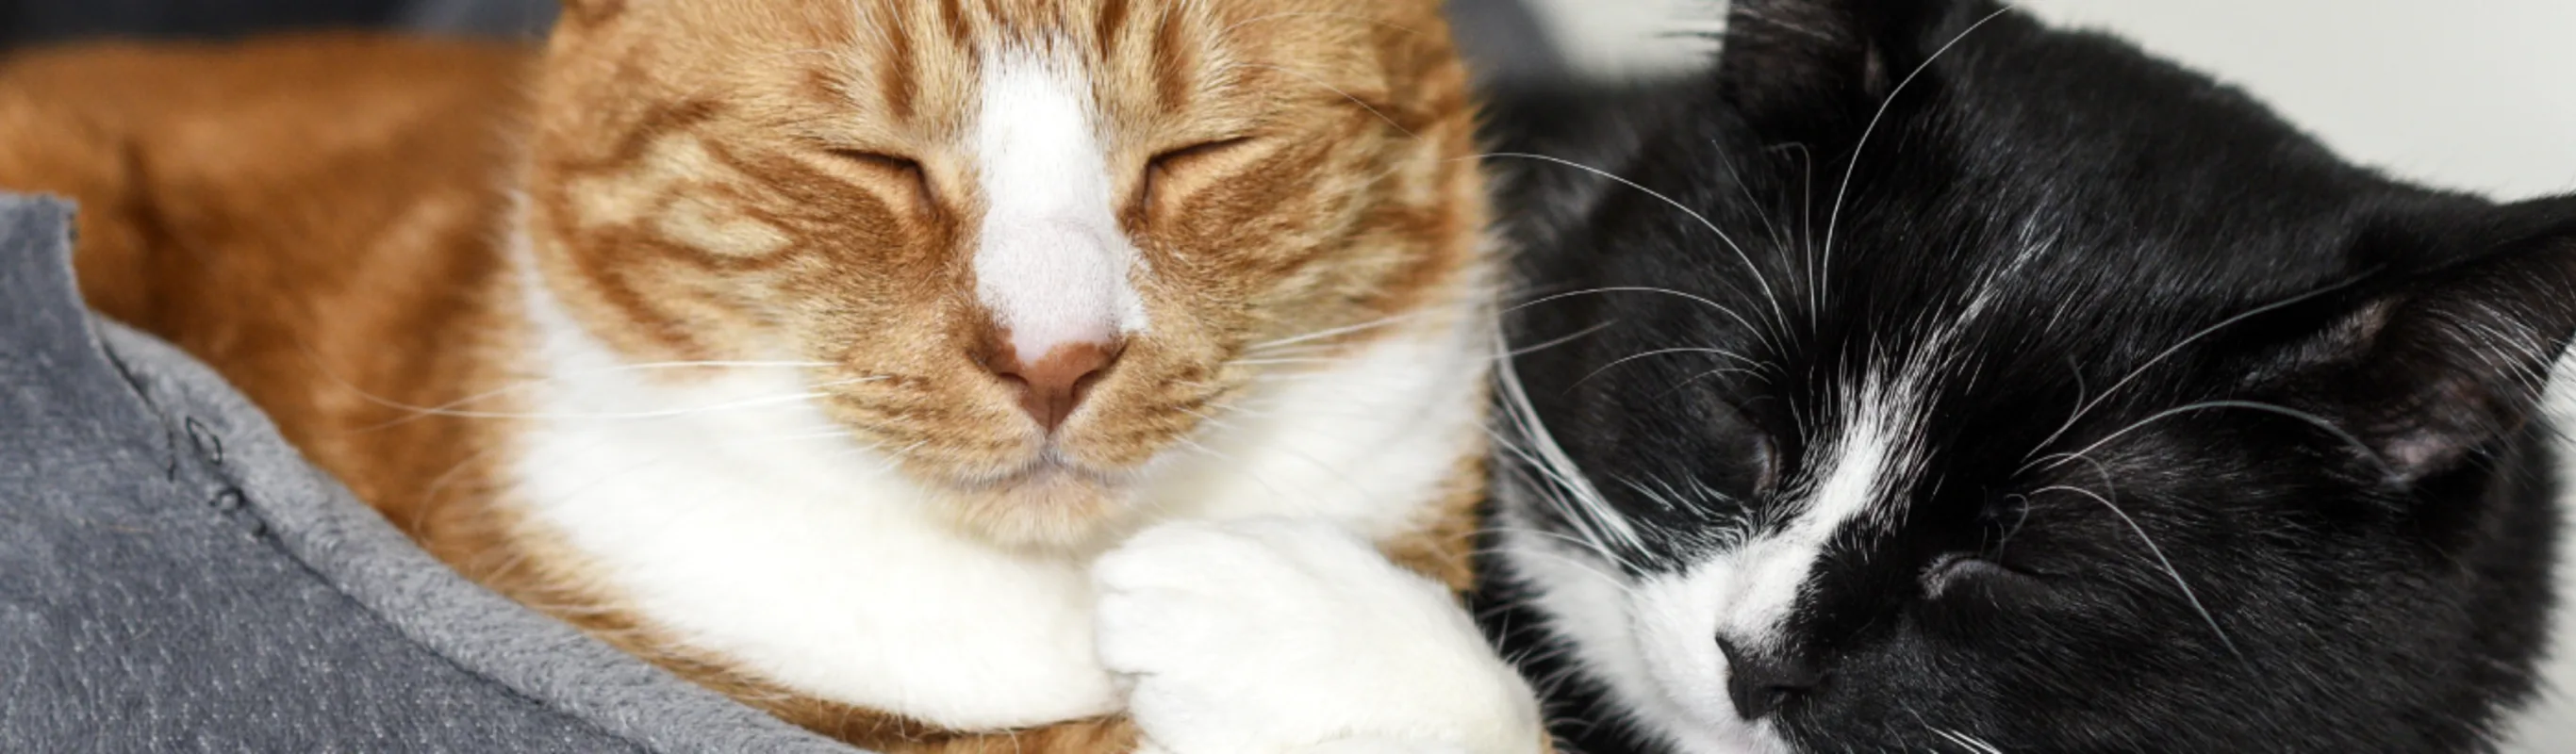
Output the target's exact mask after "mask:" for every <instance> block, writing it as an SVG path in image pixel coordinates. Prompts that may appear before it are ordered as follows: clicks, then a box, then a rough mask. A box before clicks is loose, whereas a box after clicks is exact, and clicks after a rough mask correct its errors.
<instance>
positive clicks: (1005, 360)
mask: <svg viewBox="0 0 2576 754" xmlns="http://www.w3.org/2000/svg"><path fill="white" fill-rule="evenodd" d="M1121 350H1122V349H1121V344H1119V343H1117V342H1115V341H1107V342H1088V341H1086V342H1074V343H1062V344H1058V345H1056V346H1055V348H1054V349H1053V350H1049V351H1047V352H1046V355H1045V356H1040V357H1038V358H1037V359H1036V360H1034V361H1032V360H1030V359H1028V358H1027V357H1026V356H1025V355H1022V354H1019V353H1017V352H1016V351H1015V349H1012V348H1009V347H1007V346H1005V347H1003V348H1001V349H1000V353H998V354H996V355H995V357H994V358H992V359H988V360H987V361H986V366H987V367H988V368H990V369H992V370H993V374H994V375H995V376H998V377H1001V378H1002V381H1003V382H1007V383H1010V384H1011V386H1012V387H1015V388H1018V389H1019V391H1020V408H1021V409H1022V410H1025V411H1027V412H1029V418H1031V419H1036V420H1037V421H1038V426H1041V427H1045V428H1046V431H1048V432H1049V433H1052V432H1054V431H1055V429H1056V427H1058V426H1061V425H1063V424H1064V420H1065V417H1068V416H1072V415H1073V409H1074V408H1075V407H1077V406H1080V405H1082V399H1083V397H1084V396H1085V395H1086V394H1088V393H1090V392H1091V386H1092V383H1095V382H1099V381H1100V377H1101V375H1103V374H1106V373H1108V371H1109V366H1110V365H1111V364H1115V363H1117V362H1118V354H1119V352H1120V351H1121Z"/></svg>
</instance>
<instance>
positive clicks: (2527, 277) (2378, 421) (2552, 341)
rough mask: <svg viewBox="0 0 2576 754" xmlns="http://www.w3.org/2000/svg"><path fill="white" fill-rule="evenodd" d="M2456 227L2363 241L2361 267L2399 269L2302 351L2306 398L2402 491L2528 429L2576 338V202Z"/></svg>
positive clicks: (2510, 209) (2384, 231) (2394, 231)
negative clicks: (2380, 262) (2376, 263)
mask: <svg viewBox="0 0 2576 754" xmlns="http://www.w3.org/2000/svg"><path fill="white" fill-rule="evenodd" d="M2444 226H2445V227H2443V229H2441V230H2427V229H2426V228H2425V227H2423V226H2420V225H2405V224H2397V225H2388V226H2383V227H2378V228H2375V229H2373V230H2370V231H2366V232H2364V233H2363V234H2361V236H2360V238H2359V239H2358V240H2357V241H2356V243H2359V244H2362V245H2363V246H2364V247H2365V248H2359V249H2356V250H2355V251H2356V253H2357V258H2359V259H2363V260H2371V259H2374V258H2377V259H2385V260H2389V261H2388V262H2387V264H2389V265H2391V266H2394V267H2396V268H2398V270H2397V271H2394V272H2389V273H2385V274H2384V276H2382V275H2374V277H2381V278H2382V281H2381V282H2378V283H2375V284H2372V285H2370V286H2369V288H2370V289H2369V290H2366V291H2359V292H2357V294H2356V296H2355V297H2353V298H2348V299H2346V302H2345V303H2343V304H2338V305H2337V307H2338V308H2339V309H2341V311H2340V312H2338V313H2337V314H2336V315H2335V316H2334V317H2333V320H2332V324H2331V325H2329V326H2328V327H2327V328H2326V329H2325V331H2324V332H2323V334H2321V335H2316V336H2313V337H2312V338H2310V339H2308V341H2307V342H2305V343H2303V344H2302V345H2301V347H2300V348H2299V349H2298V351H2299V352H2300V353H2301V354H2303V356H2301V357H2300V358H2298V359H2297V361H2300V362H2305V363H2306V364H2307V366H2305V367H2304V368H2301V369H2300V370H2299V371H2300V372H2302V373H2303V374H2301V375H2300V376H2299V377H2298V378H2297V379H2296V380H2295V384H2296V386H2297V387H2296V389H2297V390H2298V392H2300V393H2303V394H2305V396H2306V398H2307V399H2308V400H2309V401H2310V402H2312V403H2315V404H2317V405H2320V406H2322V407H2324V408H2325V410H2326V411H2327V413H2328V417H2327V418H2328V419H2330V420H2332V421H2334V423H2335V424H2337V425H2339V426H2341V427H2342V428H2344V429H2345V430H2346V431H2348V432H2350V433H2351V434H2352V436H2353V437H2354V438H2355V439H2358V440H2360V441H2361V442H2363V443H2364V444H2366V445H2368V446H2369V448H2370V450H2371V451H2372V452H2373V453H2374V454H2375V455H2376V459H2375V461H2376V465H2377V466H2378V467H2379V468H2380V469H2382V470H2384V471H2386V472H2387V473H2388V474H2389V475H2390V476H2391V477H2393V478H2392V479H2391V480H2390V481H2393V482H2398V483H2412V482H2414V481H2417V480H2421V479H2424V478H2427V477H2430V476H2434V475H2436V474H2440V473H2442V472H2445V471H2450V470H2452V469H2455V468H2457V467H2459V466H2460V465H2461V464H2462V463H2465V462H2468V461H2469V460H2471V459H2472V457H2473V454H2474V453H2475V452H2476V451H2477V450H2479V449H2480V448H2484V447H2488V446H2490V445H2492V444H2493V443H2495V442H2496V441H2498V440H2501V439H2504V438H2505V437H2507V436H2509V435H2510V434H2512V433H2515V432H2518V431H2520V430H2521V429H2522V428H2523V426H2524V425H2525V424H2526V423H2528V422H2530V421H2531V420H2532V418H2533V417H2534V415H2535V414H2536V413H2537V412H2538V411H2539V410H2540V409H2539V406H2540V402H2541V397H2542V391H2543V389H2544V388H2545V386H2546V383H2547V382H2548V378H2549V374H2550V370H2551V367H2552V365H2554V364H2555V363H2556V362H2557V361H2558V360H2559V358H2560V357H2561V355H2563V354H2565V353H2566V352H2567V350H2568V347H2569V344H2570V341H2571V340H2576V196H2568V197H2559V198H2555V199H2545V200H2538V201H2531V202H2524V203H2520V204H2513V205H2507V206H2503V207H2499V208H2496V209H2494V210H2492V211H2490V212H2488V213H2486V214H2485V216H2482V217H2479V218H2475V219H2473V220H2471V221H2468V222H2465V223H2446V224H2444ZM2400 228H2403V229H2400ZM2372 246H2377V247H2379V248H2368V247H2372ZM2400 247H2403V248H2400ZM2427 249H2432V250H2433V251H2432V253H2429V254H2427V253H2425V250H2427Z"/></svg>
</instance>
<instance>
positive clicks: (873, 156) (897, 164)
mask: <svg viewBox="0 0 2576 754" xmlns="http://www.w3.org/2000/svg"><path fill="white" fill-rule="evenodd" d="M827 151H829V152H830V154H831V155H832V156H833V157H834V158H837V159H839V160H841V161H842V162H845V163H848V164H851V165H855V166H858V167H859V168H860V169H861V170H863V171H866V172H868V173H870V174H872V177H875V178H878V179H881V180H884V181H887V182H888V185H892V186H898V187H901V188H902V189H903V190H905V191H908V192H911V194H912V197H911V198H912V203H913V204H914V206H916V207H917V208H919V209H920V210H921V211H922V212H924V213H928V212H932V211H935V210H936V209H938V207H939V192H938V188H937V187H936V186H935V185H933V184H932V183H931V179H930V171H928V170H924V169H922V167H921V161H920V160H916V159H913V158H910V157H904V156H902V155H896V154H889V153H885V152H879V151H874V150H867V149H850V148H835V149H831V150H827Z"/></svg>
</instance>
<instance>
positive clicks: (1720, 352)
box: [1566, 348, 1755, 390]
mask: <svg viewBox="0 0 2576 754" xmlns="http://www.w3.org/2000/svg"><path fill="white" fill-rule="evenodd" d="M1677 353H1696V354H1706V355H1710V356H1724V357H1726V358H1729V359H1733V360H1735V361H1736V362H1737V363H1740V364H1745V365H1748V366H1750V365H1754V364H1755V362H1754V360H1753V359H1751V358H1747V357H1745V356H1744V355H1743V354H1739V353H1736V352H1734V351H1729V350H1726V349H1723V348H1665V349H1660V350H1654V351H1647V352H1645V353H1640V354H1636V355H1633V356H1629V357H1626V358H1622V359H1619V360H1617V361H1613V362H1610V363H1609V364H1607V365H1604V366H1602V367H1601V368H1600V369H1595V370H1592V372H1591V373H1590V374H1586V375H1583V379H1579V380H1575V381H1574V384H1572V385H1568V386H1566V389H1567V390H1572V389H1574V388H1578V387H1582V386H1583V384H1584V383H1587V382H1591V381H1592V379H1593V378H1595V377H1599V376H1601V375H1602V374H1603V373H1605V372H1608V371H1610V370H1612V369H1616V368H1618V367H1619V365H1622V364H1626V363H1628V362H1631V361H1636V360H1639V359H1650V358H1654V357H1657V356H1670V355H1673V354H1677Z"/></svg>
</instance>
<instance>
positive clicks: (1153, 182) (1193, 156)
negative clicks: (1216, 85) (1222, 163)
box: [1137, 136, 1252, 207]
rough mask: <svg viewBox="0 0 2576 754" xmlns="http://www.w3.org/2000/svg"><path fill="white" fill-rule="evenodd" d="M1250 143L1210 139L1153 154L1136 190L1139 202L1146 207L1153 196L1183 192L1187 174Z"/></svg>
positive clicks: (1244, 138)
mask: <svg viewBox="0 0 2576 754" xmlns="http://www.w3.org/2000/svg"><path fill="white" fill-rule="evenodd" d="M1251 143H1252V137H1249V136H1235V137H1229V138H1223V139H1211V140H1208V141H1202V142H1197V143H1194V144H1189V145H1187V146H1183V147H1180V148H1177V149H1166V150H1163V151H1161V152H1158V153H1155V155H1154V157H1153V159H1150V160H1147V161H1146V162H1145V176H1144V179H1143V180H1142V181H1140V182H1139V184H1140V185H1139V187H1138V190H1137V196H1138V199H1139V201H1140V203H1141V204H1143V205H1144V206H1148V207H1150V206H1153V204H1154V202H1155V200H1156V198H1157V197H1162V196H1172V195H1178V194H1180V193H1183V192H1182V191H1176V190H1174V189H1175V188H1176V187H1177V188H1182V189H1186V188H1187V187H1188V186H1189V185H1190V184H1191V181H1190V180H1189V179H1190V178H1192V177H1193V176H1192V175H1191V174H1192V173H1193V172H1195V171H1196V169H1197V168H1200V167H1203V166H1205V165H1207V164H1208V163H1210V162H1213V161H1214V160H1215V159H1216V158H1218V157H1221V156H1223V155H1225V154H1226V153H1228V152H1232V151H1236V150H1237V149H1239V148H1241V147H1244V146H1246V145H1249V144H1251ZM1175 184H1177V186H1176V185H1175Z"/></svg>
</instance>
